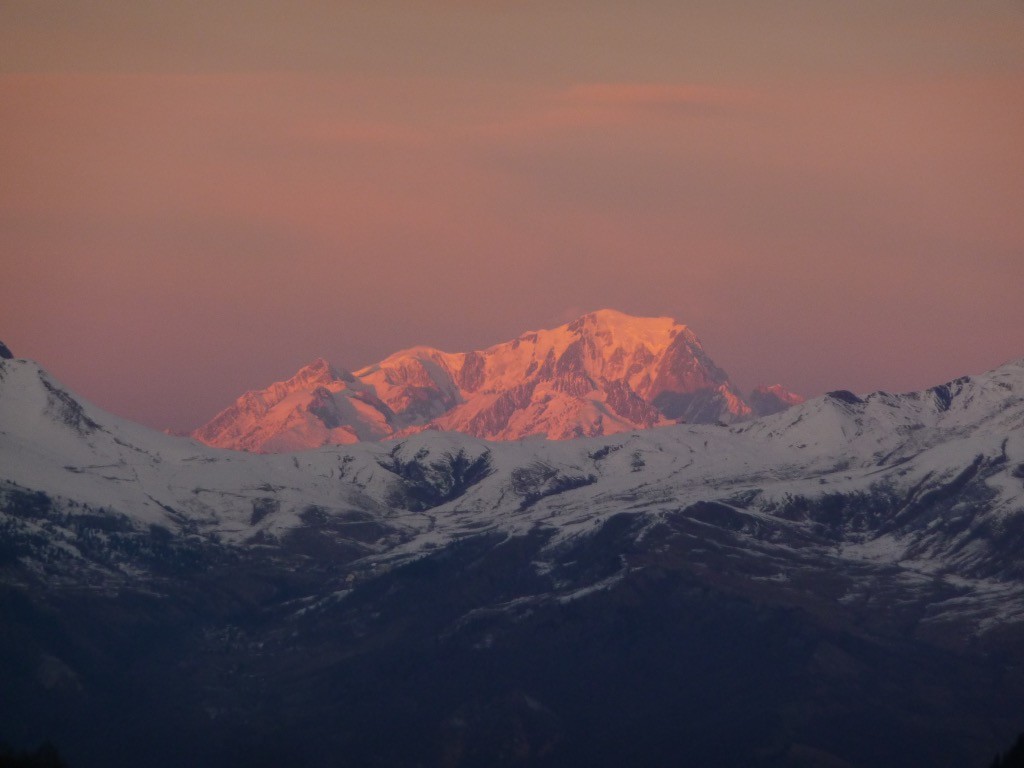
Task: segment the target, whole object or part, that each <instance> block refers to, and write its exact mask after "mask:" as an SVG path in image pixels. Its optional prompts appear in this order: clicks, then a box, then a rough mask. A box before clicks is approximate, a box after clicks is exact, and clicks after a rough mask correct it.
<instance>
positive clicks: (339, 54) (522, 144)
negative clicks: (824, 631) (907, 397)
mask: <svg viewBox="0 0 1024 768" xmlns="http://www.w3.org/2000/svg"><path fill="white" fill-rule="evenodd" d="M0 275H2V278H0V340H2V341H4V342H5V343H7V345H8V346H9V347H10V348H11V349H12V350H13V352H14V353H15V354H16V355H18V356H20V357H28V358H32V359H34V360H37V361H38V362H40V363H41V364H42V365H43V366H44V367H46V368H47V369H48V370H49V371H50V372H51V373H53V374H54V375H55V376H56V377H57V378H58V379H60V380H61V381H62V382H63V383H64V384H66V385H67V386H68V387H69V388H70V389H71V390H72V391H74V392H76V393H77V394H79V395H81V396H83V397H86V398H87V399H89V400H91V401H92V402H94V403H96V404H98V405H100V406H101V407H103V408H105V409H106V410H108V411H111V412H113V413H116V414H119V415H121V416H125V417H127V418H130V419H133V420H136V421H139V422H142V423H144V424H147V425H149V426H153V427H157V428H169V429H173V430H187V429H191V428H194V427H196V426H198V425H200V424H201V423H203V422H205V421H206V420H207V419H209V418H210V417H211V416H213V415H214V414H215V413H216V412H217V411H219V410H220V409H222V408H224V407H226V406H228V405H229V404H230V403H231V402H233V400H234V399H235V398H236V397H237V396H239V395H240V394H241V393H242V392H244V391H246V390H249V389H259V388H262V387H265V386H267V385H268V384H270V383H271V382H273V381H276V380H280V379H283V378H287V377H288V376H290V375H291V374H292V373H294V371H295V370H297V369H298V368H299V367H301V366H302V365H304V364H306V363H308V362H310V361H311V360H313V359H314V358H316V357H318V356H324V357H326V358H327V359H329V360H330V361H331V362H333V363H334V364H335V365H337V366H339V367H342V368H347V369H350V370H352V369H358V368H360V367H362V366H364V365H367V364H370V363H373V362H376V361H378V360H380V359H382V358H383V357H385V356H386V355H388V354H390V353H391V352H394V351H397V350H399V349H403V348H407V347H411V346H415V345H420V344H425V345H430V346H435V347H439V348H441V349H444V350H446V351H452V352H457V351H468V350H471V349H479V348H484V347H487V346H490V345H492V344H495V343H498V342H501V341H505V340H508V339H511V338H514V337H515V336H517V335H519V334H520V333H523V332H525V331H528V330H533V329H537V328H545V327H553V326H556V325H559V324H561V323H563V322H566V321H568V320H571V319H573V318H574V317H576V316H578V315H579V314H582V313H584V312H587V311H591V310H594V309H599V308H604V307H611V308H615V309H619V310H621V311H624V312H629V313H632V314H636V315H642V316H662V315H669V316H672V317H674V318H676V319H677V320H679V321H680V322H682V323H685V324H687V325H689V326H690V327H691V328H692V329H693V330H694V332H695V333H697V335H698V336H699V337H700V338H701V340H702V341H703V343H704V346H705V348H706V350H707V351H708V352H709V354H710V355H711V356H712V358H713V359H714V360H715V361H716V362H717V363H718V364H719V365H720V366H721V367H723V368H724V369H725V370H726V371H727V372H728V373H729V374H730V376H731V378H732V379H733V381H734V382H735V383H736V384H737V385H738V386H739V387H740V388H741V389H744V390H747V389H750V388H752V387H753V386H754V385H755V384H758V383H781V384H783V385H785V386H787V387H788V388H790V389H792V390H794V391H797V392H800V393H801V394H804V395H815V394H820V393H822V392H825V391H828V390H832V389H839V388H843V389H850V390H853V391H856V392H870V391H874V390H877V389H885V390H889V391H909V390H914V389H921V388H924V387H927V386H931V385H933V384H937V383H941V382H943V381H946V380H948V379H951V378H954V377H956V376H960V375H963V374H969V373H980V372H983V371H985V370H988V369H991V368H993V367H995V366H998V365H1000V364H1001V363H1003V362H1006V361H1007V360H1011V359H1016V358H1020V357H1022V356H1024V300H1022V297H1024V2H1022V1H1021V0H971V1H970V2H965V1H964V0H957V1H955V2H954V1H953V0H858V2H856V3H851V2H849V0H766V1H765V2H758V3H753V2H749V0H742V1H741V0H637V1H636V2H632V3H623V2H620V1H619V0H615V2H612V1H610V0H587V2H576V1H573V0H566V1H565V2H555V3H552V2H550V0H548V2H539V1H534V0H374V2H354V1H346V0H340V1H339V0H334V1H332V2H327V1H326V0H325V1H324V2H302V1H301V0H300V1H299V2H292V3H277V2H273V3H272V2H265V1H263V0H249V1H248V2H239V1H238V0H225V1H221V2H217V3H207V2H190V1H189V2H186V1H183V2H177V3H165V2H157V1H149V0H102V2H89V1H88V0H81V1H76V2H70V1H69V2H50V1H48V0H3V2H0Z"/></svg>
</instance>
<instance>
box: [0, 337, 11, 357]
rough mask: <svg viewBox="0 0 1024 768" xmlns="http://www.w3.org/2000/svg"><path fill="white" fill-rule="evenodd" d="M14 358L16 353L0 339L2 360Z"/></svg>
mask: <svg viewBox="0 0 1024 768" xmlns="http://www.w3.org/2000/svg"><path fill="white" fill-rule="evenodd" d="M13 359H14V353H13V352H11V350H10V349H9V348H8V347H7V345H6V344H4V343H3V342H2V341H0V360H13Z"/></svg>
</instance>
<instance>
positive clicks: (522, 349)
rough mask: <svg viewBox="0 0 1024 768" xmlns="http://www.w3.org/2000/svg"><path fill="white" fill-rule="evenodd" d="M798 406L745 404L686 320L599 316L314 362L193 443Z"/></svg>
mask: <svg viewBox="0 0 1024 768" xmlns="http://www.w3.org/2000/svg"><path fill="white" fill-rule="evenodd" d="M802 401H803V398H801V397H799V396H797V395H794V394H793V393H791V392H788V391H786V390H785V389H783V388H782V387H781V386H778V385H774V386H771V387H765V386H759V387H758V388H757V389H755V390H754V392H753V393H752V394H751V396H750V398H749V400H746V399H744V397H743V396H742V395H741V394H740V393H739V392H738V391H737V389H736V388H735V387H734V386H733V384H732V383H731V382H730V381H729V378H728V376H727V375H726V373H725V372H724V371H723V370H722V369H721V368H719V367H718V366H716V365H715V363H714V362H713V361H712V360H711V358H710V357H709V356H708V354H707V353H706V352H705V351H704V347H703V346H702V345H701V343H700V340H699V339H698V338H697V336H696V335H695V334H694V333H693V331H691V330H690V329H689V328H687V327H686V326H684V325H681V324H679V323H677V322H675V321H674V320H672V319H671V318H667V317H654V318H644V317H633V316H630V315H626V314H623V313H621V312H617V311H614V310H609V309H604V310H600V311H597V312H591V313H589V314H586V315H583V316H582V317H580V318H579V319H577V320H575V321H573V322H571V323H567V324H565V325H562V326H560V327H558V328H554V329H552V330H542V331H531V332H529V333H525V334H523V335H521V336H519V337H518V338H516V339H514V340H512V341H508V342H505V343H502V344H497V345H495V346H492V347H489V348H487V349H485V350H481V351H474V352H460V353H449V352H442V351H441V350H438V349H433V348H431V347H414V348H412V349H407V350H403V351H401V352H397V353H395V354H393V355H391V356H389V357H387V358H386V359H384V360H382V361H381V362H379V363H376V364H374V365H370V366H367V367H365V368H363V369H361V370H358V371H355V372H354V373H350V372H348V371H342V370H339V369H337V368H335V367H333V366H332V365H331V364H330V363H328V362H327V361H326V360H324V359H322V358H320V359H317V360H315V361H314V362H312V363H311V364H309V365H307V366H305V367H304V368H302V369H301V370H299V371H298V372H297V373H296V374H295V375H294V376H292V377H291V378H290V379H288V380H287V381H282V382H277V383H275V384H273V385H271V386H270V387H268V388H266V389H264V390H260V391H252V392H247V393H246V394H244V395H242V396H241V397H240V398H238V400H237V401H236V402H235V403H234V405H232V406H230V407H229V408H227V409H225V410H224V411H222V412H221V413H219V414H218V415H217V416H215V417H214V418H213V419H211V420H210V421H209V422H208V423H207V424H205V425H203V426H201V427H199V428H198V429H197V430H195V431H194V432H193V433H192V436H193V437H195V438H196V439H197V440H200V441H202V442H204V443H206V444H207V445H214V446H218V447H220V448H232V449H235V450H245V451H252V452H256V453H277V452H282V451H294V450H302V449H306V448H316V447H319V446H321V445H338V444H349V443H354V442H358V441H362V440H380V439H383V438H393V437H402V436H405V435H409V434H413V433H415V432H420V431H423V430H443V431H452V432H462V433H464V434H468V435H473V436H475V437H482V438H485V439H488V440H519V439H522V438H524V437H528V436H531V435H544V436H545V437H548V438H550V439H554V440H564V439H569V438H576V437H594V436H598V435H610V434H615V433H619V432H626V431H630V430H635V429H649V428H651V427H658V426H665V425H667V424H674V423H679V422H690V423H698V424H704V423H715V422H719V421H721V422H725V423H732V422H735V421H740V420H743V419H748V418H751V417H754V416H763V415H767V414H770V413H776V412H778V411H780V410H784V409H785V408H787V407H789V406H791V405H794V404H796V403H799V402H802Z"/></svg>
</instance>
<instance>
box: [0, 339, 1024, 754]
mask: <svg viewBox="0 0 1024 768" xmlns="http://www.w3.org/2000/svg"><path fill="white" fill-rule="evenodd" d="M677 335H678V334H677ZM8 354H9V353H8ZM545 354H546V353H545ZM4 358H5V359H0V616H2V625H0V680H3V688H4V695H3V696H0V740H3V741H7V742H9V743H11V744H12V745H14V746H15V747H17V748H19V749H24V748H28V747H33V746H35V745H37V744H39V743H41V742H42V741H44V740H47V739H48V740H50V741H52V742H53V743H54V744H56V745H57V746H58V747H59V749H60V751H61V753H62V754H63V755H65V756H66V757H67V759H68V760H69V762H70V764H71V765H73V766H76V767H80V768H90V767H91V766H106V765H115V764H132V763H134V764H144V765H148V766H155V767H156V768H162V766H177V765H181V764H183V763H187V764H189V765H196V766H242V765H245V766H261V765H266V766H271V765H274V766H278V765H305V766H311V767H313V768H327V767H328V766H395V767H396V768H398V767H406V766H408V767H411V766H438V767H442V766H443V767H446V768H451V767H454V768H465V767H467V766H560V767H564V766H622V765H709V766H712V765H713V766H726V767H729V766H737V767H738V766H744V767H750V766H753V767H755V768H761V767H763V768H783V767H786V768H797V767H800V766H803V767H804V768H808V767H813V766H818V767H820V768H834V767H839V768H843V767H846V768H849V767H851V766H862V767H864V768H867V766H871V767H872V768H876V767H877V768H886V767H888V766H891V767H893V768H895V767H896V766H905V765H922V766H923V765H928V766H979V768H983V766H984V765H987V764H988V762H989V761H990V759H991V757H992V756H994V755H995V754H996V753H997V752H998V751H1000V750H1002V749H1004V748H1005V745H1006V744H1009V743H1011V742H1012V740H1013V737H1014V736H1015V735H1016V734H1017V733H1018V732H1020V730H1021V727H1022V724H1024V723H1022V721H1024V715H1022V713H1024V360H1020V361H1016V362H1012V363H1008V364H1006V365H1004V366H1002V367H1000V368H997V369H995V370H993V371H990V372H988V373H985V374H982V375H978V376H965V377H962V378H960V379H956V380H954V381H951V382H948V383H946V384H942V385H939V386H936V387H933V388H931V389H928V390H925V391H921V392H915V393H908V394H891V393H885V392H876V393H873V394H870V395H864V396H860V395H856V394H854V393H851V392H846V391H836V392H832V393H829V394H828V395H825V396H822V397H818V398H814V399H811V400H809V401H807V402H804V403H801V404H797V405H794V406H792V407H790V408H788V409H786V410H784V411H782V412H779V413H776V414H773V415H770V416H765V417H761V418H756V419H745V420H742V421H737V422H735V423H732V424H727V423H714V424H677V425H667V426H664V427H662V428H659V429H651V430H633V431H623V432H619V433H616V434H612V435H604V436H598V437H590V438H580V439H576V440H566V441H548V440H522V441H506V442H494V441H487V440H483V439H480V438H478V437H474V436H471V435H464V434H458V433H456V432H439V431H434V430H427V431H420V432H417V433H415V434H409V435H407V436H404V437H394V439H392V440H389V441H385V442H360V443H358V444H351V445H342V446H336V445H328V446H324V447H321V448H318V449H315V450H306V451H302V452H295V453H288V454H279V455H255V454H249V453H243V452H237V451H226V450H221V449H217V448H213V447H210V446H207V445H203V444H201V443H199V442H197V441H195V440H191V439H188V438H181V437H173V436H168V435H164V434H161V433H157V432H153V431H150V430H148V429H145V428H143V427H140V426H138V425H136V424H133V423H130V422H127V421H125V420H122V419H120V418H118V417H115V416H113V415H111V414H108V413H105V412H103V411H102V410H100V409H98V408H96V407H95V406H93V405H91V404H90V403H88V402H85V401H83V400H81V399H80V398H78V397H77V396H75V395H74V394H73V393H71V392H69V391H68V390H67V389H66V388H65V387H63V386H62V385H61V384H60V382H58V381H56V380H54V379H53V378H52V377H51V376H50V375H49V374H47V373H46V372H45V371H44V370H42V369H41V368H40V367H39V366H38V365H37V364H35V363H33V362H31V361H28V360H23V359H18V358H16V357H14V356H13V355H9V356H8V355H4ZM381 370H382V369H381ZM460 370H461V369H460ZM367 375H368V376H372V375H376V372H371V373H370V374H367ZM652 381H654V377H652ZM652 386H653V385H652ZM351 389H353V390H354V389H356V386H355V384H352V387H351ZM344 391H350V390H344ZM647 391H648V392H649V391H650V390H647ZM377 396H380V395H379V394H378V395H377ZM346 397H348V396H347V395H346ZM654 397H656V395H655V396H654Z"/></svg>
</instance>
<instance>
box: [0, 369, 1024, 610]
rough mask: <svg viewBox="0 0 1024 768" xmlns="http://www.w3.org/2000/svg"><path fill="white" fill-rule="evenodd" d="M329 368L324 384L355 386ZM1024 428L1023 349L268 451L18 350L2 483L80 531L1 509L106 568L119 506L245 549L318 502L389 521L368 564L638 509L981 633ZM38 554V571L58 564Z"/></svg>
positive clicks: (7, 381)
mask: <svg viewBox="0 0 1024 768" xmlns="http://www.w3.org/2000/svg"><path fill="white" fill-rule="evenodd" d="M310 375H312V374H310ZM322 375H323V379H322V380H323V381H324V382H325V383H324V386H327V385H330V384H333V383H335V382H336V381H338V380H342V381H343V379H342V377H341V376H335V375H334V374H332V373H330V372H322ZM342 391H345V390H342ZM270 407H273V406H270ZM1022 426H1024V361H1017V362H1014V363H1010V364H1008V365H1005V366H1003V367H1001V368H999V369H996V370H995V371H992V372H990V373H987V374H984V375H982V376H977V377H965V378H962V379H958V380H956V381H954V382H951V383H949V384H947V385H943V386H941V387H936V388H933V389H931V390H927V391H925V392H920V393H912V394H906V395H891V394H887V393H875V394H872V395H869V396H867V397H863V398H861V397H857V396H854V395H852V394H850V393H833V394H830V395H826V396H824V397H821V398H816V399H814V400H811V401H809V402H807V403H803V404H801V405H797V406H795V407H793V408H791V409H789V410H787V411H785V412H783V413H779V414H776V415H773V416H769V417H765V418H763V419H759V420H754V421H749V422H745V423H741V424H736V425H733V426H730V427H726V426H713V425H679V426H671V427H666V428H664V429H659V430H651V431H634V432H631V433H620V434H615V435H611V436H604V437H599V438H594V439H587V440H578V441H567V442H551V441H546V440H543V439H540V438H533V439H528V440H522V441H514V442H487V441H484V440H481V439H478V438H474V437H471V436H466V435H460V434H455V433H445V432H436V431H428V432H421V433H418V434H414V435H411V436H409V437H407V438H404V439H401V440H396V441H393V442H389V443H379V444H372V443H365V444H356V445H348V446H344V447H325V448H321V449H319V450H315V451H305V452H301V453H295V454H279V455H251V454H245V453H237V452H230V451H223V450H218V449H214V448H211V447H208V446H205V445H202V444H200V443H198V442H196V441H194V440H190V439H187V438H175V437H171V436H167V435H163V434H160V433H156V432H152V431H149V430H146V429H144V428H141V427H139V426H137V425H134V424H131V423H129V422H125V421H123V420H120V419H117V418H116V417H113V416H110V415H109V414H106V413H103V412H102V411H100V410H98V409H96V408H94V407H93V406H91V405H89V404H88V403H84V402H82V401H80V400H78V399H77V398H75V397H74V396H73V395H71V394H70V393H67V392H66V391H65V390H63V389H62V388H61V387H60V385H59V384H57V383H56V382H55V381H53V380H52V379H51V378H50V377H49V376H48V375H47V374H46V373H45V372H44V371H42V370H41V369H40V368H39V367H38V366H37V365H35V364H34V363H31V362H27V361H21V360H5V361H0V429H2V431H0V467H2V470H0V483H2V487H3V488H4V489H6V490H5V493H6V494H7V497H8V500H10V499H11V498H13V496H12V494H13V495H15V496H17V495H18V494H22V495H23V494H25V493H35V492H41V493H42V494H44V495H45V497H46V498H47V499H48V500H49V501H48V502H47V503H48V504H49V505H50V509H51V511H52V513H53V515H55V517H54V519H60V520H63V521H64V522H63V523H61V524H60V525H57V526H56V527H55V526H54V524H53V520H51V521H50V523H49V524H46V523H44V522H42V521H40V520H36V519H33V518H31V517H25V516H19V515H17V514H15V513H14V512H12V511H11V509H10V508H8V509H7V511H5V512H3V513H2V514H0V519H2V523H3V527H4V531H5V535H6V536H8V537H10V538H11V539H12V540H25V541H28V540H29V539H32V537H38V536H45V537H47V538H48V540H49V542H50V544H49V545H47V546H48V547H49V548H50V549H53V548H59V549H60V550H61V551H62V553H63V554H62V555H61V556H62V558H64V560H65V561H66V564H67V567H69V568H71V569H72V570H74V567H75V565H74V564H75V563H78V564H79V565H80V566H81V567H88V568H92V567H93V565H92V564H90V563H89V562H88V557H87V556H86V555H85V554H84V553H83V551H81V550H80V547H79V544H78V543H77V542H76V539H75V534H74V532H73V531H72V530H71V527H73V526H71V522H73V520H74V518H75V516H76V515H95V514H96V513H97V511H98V510H104V511H105V512H104V513H105V514H117V515H119V516H122V517H123V519H124V520H126V521H127V522H126V525H128V526H130V527H134V528H137V529H140V530H144V529H146V528H147V527H149V526H157V527H159V528H160V529H162V530H167V531H169V532H171V533H172V534H173V535H188V536H198V537H201V538H207V539H210V540H211V541H217V542H220V543H221V544H224V545H229V546H233V547H242V548H246V547H252V546H259V547H266V546H282V545H283V543H284V542H286V541H287V540H288V539H289V536H290V535H291V532H292V531H296V530H302V529H305V528H307V527H308V526H309V525H310V524H311V523H310V520H311V519H312V518H311V517H310V515H311V514H313V513H311V511H310V510H315V515H314V517H315V518H316V520H317V521H319V522H318V523H317V525H318V526H321V527H322V526H324V525H329V524H334V523H336V524H337V525H338V526H341V527H338V528H337V529H336V533H337V536H339V537H341V538H340V539H339V540H341V539H344V530H343V529H344V525H350V524H351V523H352V521H359V522H360V524H365V523H367V522H373V524H374V525H378V526H379V529H378V534H379V535H377V534H375V535H374V537H373V538H372V539H371V540H365V541H359V542H357V543H356V544H352V546H354V547H357V549H358V550H359V551H360V552H361V553H362V555H361V557H362V558H364V559H365V562H367V563H369V562H372V563H381V562H403V561H406V560H408V559H409V558H415V557H418V556H419V555H421V554H422V553H424V552H428V551H432V550H434V549H437V548H439V547H444V546H447V545H448V544H450V543H452V542H454V541H457V540H459V539H461V538H463V537H466V536H470V535H473V536H476V535H481V534H483V533H487V532H500V533H502V535H506V536H517V535H526V534H528V533H529V532H530V531H532V530H535V529H536V528H537V526H543V527H545V528H548V529H552V530H553V531H554V538H553V539H552V544H551V546H552V547H557V545H558V542H564V541H569V540H572V539H573V538H575V537H578V536H581V535H589V534H590V533H592V532H594V531H596V530H598V529H599V528H600V527H601V526H603V525H604V524H605V523H606V522H608V521H609V520H611V519H612V518H615V517H617V516H619V515H621V514H622V513H627V514H629V515H633V516H635V517H636V519H637V520H639V521H642V526H641V529H640V530H642V531H643V530H651V531H652V532H656V531H659V530H662V529H663V528H664V526H666V525H668V526H669V527H670V528H671V529H672V530H676V529H678V528H679V526H683V527H684V528H685V530H687V531H689V533H687V534H686V535H687V536H696V537H697V538H696V539H694V541H695V542H696V541H699V540H700V538H701V537H703V536H711V537H712V539H719V538H720V537H721V536H727V537H728V540H729V541H730V542H731V543H730V544H729V546H730V548H736V551H737V552H738V553H740V555H738V556H741V557H743V558H745V559H751V560H752V562H757V563H760V565H759V566H758V567H759V568H763V569H764V570H765V572H764V573H763V574H762V575H761V576H759V577H758V578H767V577H768V576H771V575H772V574H775V575H774V576H772V578H776V577H778V579H780V580H781V581H780V583H781V584H785V583H786V582H787V580H788V579H790V578H792V572H793V570H794V569H796V570H798V571H799V570H800V569H801V568H804V567H806V566H807V563H808V562H815V563H817V565H816V566H815V567H823V568H829V569H833V570H835V569H836V568H843V567H846V566H844V564H847V565H848V566H849V567H852V568H861V567H862V566H864V565H865V564H866V565H869V566H871V567H882V566H884V567H885V568H887V569H891V568H893V567H895V568H896V569H897V572H900V573H905V574H908V575H913V578H914V579H920V580H923V583H926V584H928V585H930V586H929V587H928V588H929V589H933V590H934V589H938V587H939V586H942V589H944V590H949V591H951V594H952V593H955V595H956V596H957V601H956V602H951V603H949V609H950V611H951V612H952V613H953V614H955V615H957V616H965V615H970V616H973V617H974V618H973V619H971V621H973V622H974V625H975V626H976V627H981V626H982V625H983V623H984V622H989V625H992V622H996V624H995V625H998V621H997V617H998V616H1000V615H1009V614H1007V612H1010V613H1012V612H1013V611H1018V610H1024V602H1022V601H1024V555H1022V554H1021V550H1020V548H1019V542H1020V540H1021V539H1020V537H1021V535H1022V533H1024V430H1022V429H1021V427H1022ZM332 521H333V522H332ZM69 526H71V527H69ZM694 526H695V527H694ZM640 535H641V537H642V536H643V535H645V534H642V533H641V534H640ZM652 535H653V534H652ZM345 541H348V540H347V539H345ZM349 543H350V544H351V542H349ZM716 546H721V544H719V545H716ZM44 549H46V548H45V547H44ZM33 551H34V550H31V549H30V550H26V552H25V553H24V554H23V556H22V557H23V562H24V563H28V564H30V565H32V567H33V568H36V569H38V570H40V571H42V572H45V571H46V570H47V567H48V566H44V565H42V564H41V561H39V560H37V559H34V555H33V554H32V552H33ZM701 552H704V550H703V549H700V548H698V549H697V550H695V553H692V554H691V555H690V556H691V557H696V558H700V557H703V556H704V555H702V554H700V553H701ZM37 554H38V553H37ZM44 559H45V558H44ZM358 562H363V561H362V560H360V561H358ZM33 563H34V565H33ZM128 567H129V566H128V565H127V564H125V568H128ZM885 573H887V574H889V575H888V576H886V578H891V574H892V572H891V570H887V571H885ZM751 583H753V582H751ZM937 585H938V586H937ZM994 585H996V586H998V590H997V591H998V594H999V595H1001V597H1000V598H999V600H998V601H995V602H993V599H992V594H993V589H996V586H994ZM577 586H578V585H577ZM852 588H853V587H851V589H852ZM849 599H851V600H855V599H858V598H857V597H856V593H855V592H854V593H850V595H849ZM965 606H967V607H965ZM986 606H988V607H986ZM968 609H969V610H968ZM979 611H980V613H979ZM993 626H994V625H993Z"/></svg>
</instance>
